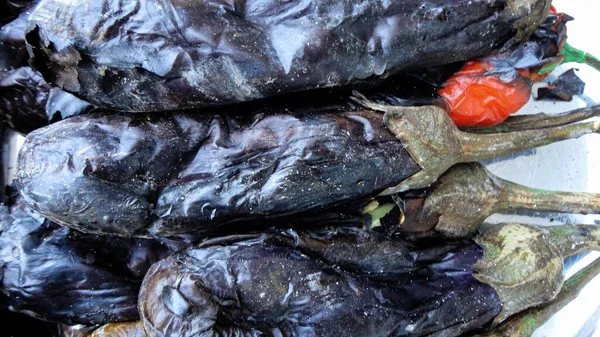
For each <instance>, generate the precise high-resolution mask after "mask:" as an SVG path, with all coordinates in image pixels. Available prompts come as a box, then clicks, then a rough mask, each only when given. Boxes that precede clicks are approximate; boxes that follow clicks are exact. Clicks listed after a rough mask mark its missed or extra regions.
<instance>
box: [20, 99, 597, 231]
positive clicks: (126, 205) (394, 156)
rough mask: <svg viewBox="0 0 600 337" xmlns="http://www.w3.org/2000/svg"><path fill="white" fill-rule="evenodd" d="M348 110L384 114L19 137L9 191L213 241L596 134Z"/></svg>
mask: <svg viewBox="0 0 600 337" xmlns="http://www.w3.org/2000/svg"><path fill="white" fill-rule="evenodd" d="M357 101H359V102H361V103H362V104H365V105H367V106H369V107H372V108H373V109H377V110H385V111H387V112H386V113H385V115H382V114H381V113H379V112H376V111H373V110H364V109H363V110H357V111H337V110H336V111H333V112H327V111H322V112H305V111H304V112H303V111H299V112H296V113H294V114H288V113H287V112H288V111H289V109H288V111H281V110H280V111H275V112H270V111H265V112H264V113H261V111H259V112H256V113H255V114H253V115H245V116H240V115H233V114H232V115H230V114H226V113H222V114H216V115H212V116H211V115H207V114H186V113H174V114H167V115H163V116H158V115H155V116H154V117H146V116H139V115H118V114H117V115H110V116H100V115H90V116H80V117H75V118H71V119H69V120H65V121H62V122H59V123H55V124H53V125H51V126H48V127H45V128H42V129H38V130H36V131H34V132H32V133H31V134H29V135H28V136H27V138H26V140H25V143H24V145H23V147H22V149H21V152H20V154H19V160H18V168H17V177H16V178H17V180H16V181H17V185H18V187H19V189H20V191H21V192H22V194H23V196H24V200H25V202H27V203H28V204H29V205H30V206H31V207H33V209H35V210H36V211H38V212H40V213H41V214H43V215H44V216H46V217H48V218H49V219H52V220H53V221H57V222H59V223H61V224H64V225H68V226H72V227H75V228H77V229H79V230H82V231H86V232H94V233H113V234H120V235H138V236H152V235H154V236H161V237H166V236H174V235H179V234H184V233H192V232H196V233H203V232H204V233H207V232H212V233H215V232H219V231H225V232H226V231H231V230H232V226H229V225H228V226H225V224H228V223H231V222H234V221H237V222H239V223H240V224H242V226H243V225H245V224H248V223H249V220H252V219H259V220H276V218H278V217H281V216H287V215H291V214H296V213H299V212H303V211H309V210H320V209H324V208H327V207H332V206H335V205H338V204H341V203H346V202H351V201H353V200H356V199H360V198H363V197H366V196H369V195H372V194H374V193H379V192H381V193H384V194H393V193H397V192H399V191H404V190H408V189H414V188H423V187H427V186H429V185H430V184H431V183H433V182H434V181H435V180H436V179H437V178H438V177H439V176H440V175H441V174H443V173H444V172H445V171H446V170H447V169H448V168H449V167H451V166H452V165H454V164H455V163H457V162H468V161H477V160H484V159H489V158H493V157H494V156H503V155H508V154H510V153H515V152H519V151H522V150H524V149H526V148H530V147H534V146H541V145H545V144H547V143H549V142H553V141H558V140H563V139H567V138H572V137H579V136H581V135H583V134H586V133H591V132H597V131H598V130H599V129H600V123H598V122H596V121H592V122H586V123H579V124H573V125H571V124H567V125H563V126H557V127H553V128H544V129H540V130H527V131H522V132H513V133H502V134H492V135H476V134H467V133H464V132H461V131H459V130H458V129H457V128H456V126H454V124H453V123H452V121H451V120H450V119H449V117H448V115H447V114H446V112H445V111H443V109H441V108H438V107H435V106H424V107H397V106H389V105H384V104H377V103H373V102H370V101H366V100H364V99H357ZM388 128H389V129H390V130H391V132H390V130H388ZM265 224H266V223H265ZM265 224H263V225H265ZM248 229H249V228H246V229H245V230H248ZM242 230H243V229H242Z"/></svg>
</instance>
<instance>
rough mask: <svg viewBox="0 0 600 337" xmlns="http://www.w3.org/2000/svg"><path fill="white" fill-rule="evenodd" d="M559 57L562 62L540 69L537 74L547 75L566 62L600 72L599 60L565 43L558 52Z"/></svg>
mask: <svg viewBox="0 0 600 337" xmlns="http://www.w3.org/2000/svg"><path fill="white" fill-rule="evenodd" d="M560 55H563V56H564V60H563V61H562V62H560V63H558V64H552V65H549V66H547V67H545V68H542V70H540V71H539V74H540V75H543V74H546V73H549V72H551V71H553V70H554V69H555V68H556V67H557V66H558V65H559V64H562V63H567V62H577V63H582V64H587V65H589V66H590V67H592V68H594V69H596V70H598V71H600V60H598V58H596V57H595V56H594V55H592V54H588V53H586V52H584V51H583V50H580V49H577V48H575V47H573V46H571V45H570V44H568V43H566V42H565V44H564V46H563V48H562V51H561V52H560Z"/></svg>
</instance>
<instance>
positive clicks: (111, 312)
mask: <svg viewBox="0 0 600 337" xmlns="http://www.w3.org/2000/svg"><path fill="white" fill-rule="evenodd" d="M171 249H172V248H169V247H166V246H165V245H163V244H161V243H159V242H157V241H152V240H144V239H129V238H121V237H108V236H95V235H87V234H82V233H79V232H77V231H74V230H72V229H70V228H67V227H63V226H59V225H57V224H55V223H52V222H50V221H47V220H44V218H43V217H41V216H40V215H38V214H35V213H33V212H32V211H31V210H29V209H28V208H27V207H26V206H25V205H24V204H23V203H22V202H20V201H19V199H17V198H16V197H15V196H14V195H13V196H11V197H9V198H8V199H7V200H6V204H4V205H0V291H1V292H2V293H3V294H5V295H7V296H6V298H5V300H6V304H7V306H10V308H11V310H13V311H16V312H23V313H27V314H29V315H33V316H35V317H37V318H40V319H43V320H47V321H52V322H58V323H64V324H85V325H95V324H102V323H108V322H118V321H128V320H135V319H137V318H138V317H139V316H138V311H137V306H136V303H137V296H138V292H139V287H140V284H141V281H142V278H143V277H144V275H145V274H146V271H147V270H148V269H149V268H150V265H151V264H152V263H154V262H156V261H159V260H160V259H162V258H164V257H166V256H167V255H168V254H169V253H171Z"/></svg>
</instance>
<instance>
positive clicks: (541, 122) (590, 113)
mask: <svg viewBox="0 0 600 337" xmlns="http://www.w3.org/2000/svg"><path fill="white" fill-rule="evenodd" d="M597 116H600V105H592V106H589V107H585V108H581V109H576V110H571V111H567V112H563V113H560V114H553V115H548V114H544V113H541V114H534V115H520V116H510V117H508V119H506V120H505V121H504V122H503V123H502V124H499V125H496V126H491V127H469V128H464V129H461V130H462V131H465V132H471V133H477V134H488V133H503V132H515V131H524V130H533V129H543V128H549V127H555V126H562V125H567V124H570V123H576V122H581V121H583V120H586V119H589V118H592V117H597Z"/></svg>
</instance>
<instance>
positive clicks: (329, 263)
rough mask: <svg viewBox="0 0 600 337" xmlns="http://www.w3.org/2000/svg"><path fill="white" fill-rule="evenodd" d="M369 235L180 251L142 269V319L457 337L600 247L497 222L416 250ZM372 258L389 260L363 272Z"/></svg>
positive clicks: (176, 332)
mask: <svg viewBox="0 0 600 337" xmlns="http://www.w3.org/2000/svg"><path fill="white" fill-rule="evenodd" d="M324 232H325V234H323V233H324ZM379 236H381V234H377V233H375V232H366V231H361V230H355V229H339V228H338V229H335V232H334V233H332V234H326V230H325V231H320V232H318V233H316V234H315V233H313V232H307V231H299V232H295V231H289V230H288V231H287V232H286V233H284V234H283V238H282V237H280V234H274V235H273V236H271V235H263V236H261V237H259V238H255V239H248V240H242V241H238V242H232V243H230V244H218V245H215V246H212V245H206V246H203V247H196V248H191V249H189V250H187V251H185V252H181V253H178V254H175V255H172V256H170V257H169V258H167V259H165V260H163V261H161V262H159V263H157V264H155V265H154V266H152V268H151V269H150V271H149V272H148V274H147V276H146V277H145V279H144V283H143V284H142V290H141V292H140V303H139V308H140V313H141V315H142V322H143V324H144V327H145V329H146V332H147V334H148V335H149V336H161V337H163V336H182V337H183V336H213V335H214V334H222V335H227V336H259V335H260V336H306V335H311V336H339V335H343V336H423V335H432V336H457V335H460V334H461V333H464V332H466V331H469V330H472V329H475V328H481V327H485V326H487V325H490V324H492V323H498V322H501V321H503V320H504V319H506V318H507V317H509V316H511V315H513V314H515V313H517V312H521V311H523V310H525V309H527V308H529V307H532V306H535V305H538V304H542V303H547V302H548V301H550V300H552V299H553V298H554V297H555V296H556V295H557V294H558V292H559V291H560V289H561V286H562V284H563V259H564V258H566V257H569V256H572V255H574V254H577V253H579V252H581V251H586V250H590V249H596V250H597V249H598V248H600V246H599V245H598V239H599V238H600V229H599V227H598V226H555V227H548V228H536V227H532V226H526V225H519V224H502V225H498V226H496V227H494V228H492V229H491V230H489V231H488V232H486V233H484V234H482V235H480V236H478V237H477V238H476V239H475V240H474V241H454V242H448V241H446V242H442V243H439V242H438V243H431V242H428V243H425V246H423V247H419V246H413V245H411V244H407V243H405V242H403V241H398V242H394V240H395V239H394V238H390V237H387V236H386V237H384V238H380V237H379ZM290 238H292V240H289V239H290ZM339 242H341V243H342V244H338V243H339ZM382 242H383V243H385V244H384V245H381V244H380V243H382ZM346 243H359V244H358V245H354V244H346ZM363 244H364V245H365V246H363ZM393 245H396V246H397V247H394V248H392V246H393ZM398 247H401V249H400V250H399V251H398V250H397V248H398ZM363 248H364V249H363ZM390 248H391V249H390ZM396 252H397V253H398V255H395V256H394V257H400V259H393V258H390V259H387V258H388V257H389V256H387V255H386V254H390V253H396ZM331 258H333V260H332V259H331ZM377 260H381V261H388V262H391V263H388V262H382V263H379V264H378V266H377V267H376V268H377V269H379V270H378V272H377V273H373V271H372V270H370V268H372V262H373V261H377ZM387 273H390V274H389V275H398V274H403V273H404V274H405V276H406V277H390V278H388V277H385V275H386V274H387ZM382 276H383V277H382Z"/></svg>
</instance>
